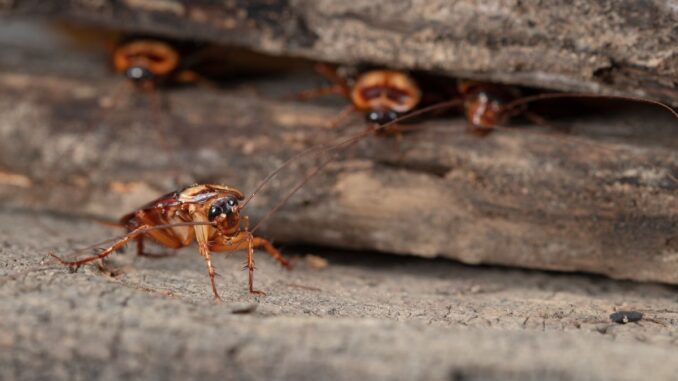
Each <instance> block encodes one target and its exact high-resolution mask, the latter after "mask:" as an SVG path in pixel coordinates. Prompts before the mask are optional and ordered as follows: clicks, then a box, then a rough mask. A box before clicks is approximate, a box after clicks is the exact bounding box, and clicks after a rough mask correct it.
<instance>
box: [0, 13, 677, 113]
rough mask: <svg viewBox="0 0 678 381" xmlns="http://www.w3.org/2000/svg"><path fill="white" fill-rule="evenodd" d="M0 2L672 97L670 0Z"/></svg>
mask: <svg viewBox="0 0 678 381" xmlns="http://www.w3.org/2000/svg"><path fill="white" fill-rule="evenodd" d="M3 7H4V8H5V10H6V11H9V12H13V13H16V14H29V15H35V14H52V15H57V16H60V17H62V18H66V19H69V20H75V21H80V22H87V23H91V24H96V25H102V26H109V27H115V28H122V29H127V30H132V31H143V32H153V33H158V34H163V35H168V36H174V37H179V38H197V39H201V40H207V41H217V42H221V43H225V44H235V45H239V46H246V47H249V48H252V49H255V50H258V51H262V52H267V53H272V54H283V55H300V56H305V57H309V58H313V59H318V60H327V61H333V62H342V63H349V64H353V63H363V62H371V63H376V64H382V65H387V66H393V67H403V68H411V69H414V68H416V69H426V70H435V71H440V72H445V73H448V74H450V75H453V76H460V77H471V78H479V79H486V80H494V81H500V82H507V83H514V84H523V85H533V86H541V87H545V88H553V89H561V90H585V91H599V92H616V93H624V94H635V95H644V96H649V97H653V98H657V99H661V100H665V101H668V102H671V103H673V104H674V105H678V90H677V89H676V78H678V58H677V57H678V33H676V29H675V26H676V24H678V12H676V10H675V3H674V2H673V1H670V0H653V1H642V2H640V1H636V2H619V1H614V0H596V1H590V0H578V1H574V2H572V1H568V2H548V3H545V2H540V1H492V2H489V3H488V2H482V3H479V2H477V1H474V0H461V1H454V2H450V1H447V0H434V1H431V0H426V1H415V2H413V1H409V0H391V1H385V2H375V1H373V0H355V1H334V0H322V1H318V0H257V1H240V0H239V1H190V2H189V1H181V0H125V1H112V0H104V1H90V0H67V1H62V0H58V1H55V0H52V1H44V0H40V1H36V0H12V1H9V2H7V1H5V2H0V10H1V9H2V8H3Z"/></svg>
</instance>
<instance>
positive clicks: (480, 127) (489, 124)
mask: <svg viewBox="0 0 678 381" xmlns="http://www.w3.org/2000/svg"><path fill="white" fill-rule="evenodd" d="M458 91H459V97H460V100H461V105H462V107H463V111H464V115H465V117H466V120H467V123H468V126H469V131H471V132H473V133H476V134H478V135H480V136H485V135H487V134H488V133H490V132H492V131H494V130H495V129H498V128H501V127H502V126H505V125H506V124H507V123H508V122H509V120H510V119H511V118H513V117H516V116H518V115H522V116H524V117H525V118H527V119H528V120H529V121H531V122H532V123H534V124H536V125H540V126H548V127H550V126H549V125H548V123H547V122H546V121H545V119H544V118H542V117H541V116H540V115H538V114H536V113H534V112H531V111H529V110H528V109H527V107H526V106H527V104H528V103H532V102H536V101H542V100H548V99H564V98H575V99H577V98H590V99H618V100H627V101H634V102H643V103H649V104H653V105H657V106H660V107H662V108H664V109H666V110H668V111H669V112H671V113H672V114H673V115H674V116H675V117H676V118H678V113H676V111H675V110H673V109H672V108H671V107H669V106H668V105H666V104H664V103H662V102H658V101H654V100H651V99H646V98H640V97H631V96H619V95H602V94H592V93H576V92H573V93H567V92H565V93H542V94H536V95H529V96H522V95H521V92H520V90H518V89H517V88H516V87H512V86H507V85H497V84H492V83H487V82H478V81H468V80H462V81H459V84H458Z"/></svg>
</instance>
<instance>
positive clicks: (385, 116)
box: [297, 64, 421, 127]
mask: <svg viewBox="0 0 678 381" xmlns="http://www.w3.org/2000/svg"><path fill="white" fill-rule="evenodd" d="M316 70H317V71H318V73H319V74H321V75H322V76H324V77H325V78H327V79H328V80H330V81H331V82H332V83H333V84H332V85H330V86H327V87H321V88H318V89H313V90H308V91H304V92H301V93H299V94H297V99H301V100H306V99H310V98H313V97H317V96H321V95H325V94H338V95H342V96H344V97H346V98H347V99H349V100H350V101H351V104H350V105H348V106H346V107H345V108H344V109H343V110H342V111H341V112H340V113H339V115H338V116H337V117H335V118H334V119H333V120H332V122H331V123H330V127H336V126H338V125H339V124H340V123H341V122H342V121H343V120H344V119H345V118H346V117H348V115H349V114H350V113H352V112H356V111H357V112H361V113H364V114H365V119H366V120H367V122H368V123H370V124H376V125H383V124H386V123H388V122H391V121H394V120H396V119H398V118H399V117H400V116H403V115H405V114H407V113H408V112H411V111H412V110H414V109H415V108H416V107H417V105H419V102H420V101H421V90H420V89H419V85H418V84H417V82H416V81H415V80H414V79H413V78H412V77H411V76H410V75H408V74H406V73H405V72H401V71H395V70H369V71H365V72H363V73H360V74H358V75H357V76H354V77H353V76H348V75H340V74H338V71H337V69H335V68H332V67H330V66H328V65H325V64H318V65H316Z"/></svg>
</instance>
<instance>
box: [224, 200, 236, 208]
mask: <svg viewBox="0 0 678 381" xmlns="http://www.w3.org/2000/svg"><path fill="white" fill-rule="evenodd" d="M226 204H227V205H228V206H230V207H234V206H236V205H238V200H236V199H234V198H229V199H228V200H227V201H226Z"/></svg>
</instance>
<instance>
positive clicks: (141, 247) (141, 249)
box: [136, 235, 174, 258]
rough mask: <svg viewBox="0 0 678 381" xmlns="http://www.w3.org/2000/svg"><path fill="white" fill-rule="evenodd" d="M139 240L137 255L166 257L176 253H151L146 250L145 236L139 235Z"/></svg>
mask: <svg viewBox="0 0 678 381" xmlns="http://www.w3.org/2000/svg"><path fill="white" fill-rule="evenodd" d="M136 241H137V255H138V256H140V257H148V258H165V257H171V256H173V255H174V253H149V252H147V251H146V250H144V236H143V235H142V236H139V237H137V239H136Z"/></svg>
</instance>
